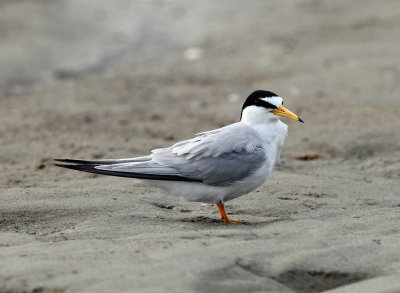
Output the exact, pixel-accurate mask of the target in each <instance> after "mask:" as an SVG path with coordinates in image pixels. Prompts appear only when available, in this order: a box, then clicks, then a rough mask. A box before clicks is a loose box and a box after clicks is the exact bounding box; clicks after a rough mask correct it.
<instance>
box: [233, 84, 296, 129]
mask: <svg viewBox="0 0 400 293" xmlns="http://www.w3.org/2000/svg"><path fill="white" fill-rule="evenodd" d="M278 116H282V117H286V118H290V119H293V120H297V121H300V122H303V120H301V119H300V117H299V116H297V115H296V114H294V113H293V112H292V111H290V110H288V109H286V108H285V107H283V99H282V98H281V97H280V96H278V95H277V94H275V93H273V92H269V91H262V90H258V91H255V92H253V93H252V94H251V95H250V96H249V97H248V98H247V99H246V101H245V102H244V104H243V107H242V115H241V118H240V120H242V121H245V122H250V123H265V122H267V121H268V120H276V119H278V118H279V117H278Z"/></svg>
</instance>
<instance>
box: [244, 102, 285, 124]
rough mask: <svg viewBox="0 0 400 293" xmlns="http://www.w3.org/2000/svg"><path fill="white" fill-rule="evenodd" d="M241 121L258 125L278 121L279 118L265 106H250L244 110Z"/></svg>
mask: <svg viewBox="0 0 400 293" xmlns="http://www.w3.org/2000/svg"><path fill="white" fill-rule="evenodd" d="M240 121H241V122H243V123H244V124H247V125H257V124H270V123H273V122H278V121H279V118H278V116H276V115H274V114H272V113H271V112H270V111H268V110H267V109H265V108H263V107H257V106H249V107H247V108H245V109H244V110H243V113H242V119H241V120H240Z"/></svg>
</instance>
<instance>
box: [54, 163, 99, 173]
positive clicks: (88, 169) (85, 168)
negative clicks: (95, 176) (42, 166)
mask: <svg viewBox="0 0 400 293" xmlns="http://www.w3.org/2000/svg"><path fill="white" fill-rule="evenodd" d="M54 166H56V167H61V168H67V169H72V170H78V171H85V172H91V171H93V170H94V167H95V166H94V165H71V164H54Z"/></svg>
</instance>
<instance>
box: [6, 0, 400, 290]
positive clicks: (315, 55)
mask: <svg viewBox="0 0 400 293" xmlns="http://www.w3.org/2000/svg"><path fill="white" fill-rule="evenodd" d="M78 2H79V3H83V2H82V1H73V0H69V1H63V2H59V1H55V2H54V3H53V2H52V1H50V2H48V1H28V0H26V1H1V2H0V24H1V25H0V33H1V34H2V39H3V40H2V41H1V45H0V53H1V56H2V57H1V58H2V59H1V62H2V66H0V77H1V78H0V89H1V92H0V94H1V95H0V145H1V149H0V161H1V165H0V172H1V173H0V174H1V177H0V186H1V190H0V203H1V205H0V292H2V293H4V292H7V293H8V292H10V293H14V292H46V293H48V292H321V291H325V290H330V289H333V288H336V289H333V291H330V292H400V191H399V190H400V135H399V129H400V118H399V117H400V82H399V80H400V61H399V60H400V50H399V48H400V38H399V37H398V36H400V18H399V15H400V3H399V2H398V1H372V0H371V1H344V0H343V1H285V2H284V1H275V2H270V1H268V3H267V1H265V2H258V1H257V2H256V1H246V2H244V1H238V2H233V1H225V2H218V3H219V4H216V3H214V2H207V1H198V2H201V3H195V2H179V1H173V2H168V4H167V3H166V2H144V1H143V2H133V1H132V2H119V1H115V2H114V4H110V3H108V4H107V5H109V7H108V8H107V6H105V7H106V8H99V7H102V6H101V4H98V5H96V3H93V1H84V2H85V4H79V3H78ZM106 2H107V1H103V2H97V3H102V4H103V5H106ZM61 3H63V4H61ZM128 3H129V4H128ZM191 46H194V47H198V48H201V49H202V56H194V57H200V58H198V59H197V60H193V61H188V60H185V58H184V57H183V56H184V52H185V50H186V49H187V48H188V47H191ZM254 89H269V90H272V91H275V92H277V93H279V94H280V95H281V96H283V97H284V98H285V106H287V107H288V108H289V109H291V110H293V111H294V112H296V113H298V114H299V115H300V116H301V117H302V118H303V119H304V120H305V124H300V123H296V122H294V121H293V122H292V121H287V120H285V122H286V123H287V124H288V125H289V136H288V139H287V141H286V144H285V146H284V149H283V151H282V154H281V162H280V164H279V165H278V166H277V167H276V170H275V171H274V172H273V175H272V176H271V177H270V178H269V180H268V181H267V182H266V183H265V184H264V185H262V186H261V187H260V188H258V189H257V190H256V191H254V192H252V193H250V194H248V195H246V196H242V197H240V198H238V199H236V200H233V201H231V202H229V203H228V204H227V210H228V213H229V214H231V215H232V217H234V218H240V219H242V220H244V221H245V224H244V225H225V224H222V223H220V222H218V221H216V219H217V218H218V216H219V215H218V211H217V209H216V207H215V206H211V205H201V204H199V203H189V202H185V201H184V200H182V199H180V198H177V197H174V196H173V195H168V194H166V193H164V192H163V191H160V190H158V189H155V188H150V187H146V186H143V185H140V184H138V183H136V182H134V181H133V180H129V179H123V178H111V177H106V176H94V175H90V174H84V173H79V172H73V171H70V170H63V169H58V168H56V167H53V166H51V159H52V158H83V159H92V158H121V157H130V156H136V155H143V154H146V153H148V152H149V150H151V149H153V148H157V147H163V146H169V145H170V144H172V143H173V142H174V141H176V140H180V139H184V138H190V137H192V136H193V135H194V133H197V132H201V131H206V130H210V129H213V128H216V127H220V126H223V125H226V124H229V123H232V122H234V121H237V120H238V118H239V115H240V108H241V103H242V102H243V100H244V99H245V97H246V96H247V95H248V94H249V93H250V92H251V91H252V90H254ZM295 157H299V158H303V159H304V158H309V159H313V160H301V159H299V158H297V159H296V158H295Z"/></svg>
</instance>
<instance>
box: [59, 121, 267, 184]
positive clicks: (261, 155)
mask: <svg viewBox="0 0 400 293" xmlns="http://www.w3.org/2000/svg"><path fill="white" fill-rule="evenodd" d="M260 141H261V139H260V137H259V136H258V134H257V133H256V132H255V131H254V130H253V129H251V128H249V127H247V126H245V125H244V124H242V123H236V124H232V125H229V126H226V127H223V128H220V129H216V130H213V131H210V132H205V133H200V134H199V135H198V136H197V137H195V138H193V139H190V140H185V141H181V142H178V143H177V144H175V145H173V146H171V147H169V148H164V149H157V150H154V151H153V152H152V155H151V156H147V157H140V158H131V159H122V160H102V161H82V160H61V161H62V162H64V163H70V164H63V165H61V164H57V166H59V167H64V168H69V169H74V170H79V171H84V172H91V173H97V174H104V175H111V176H121V177H131V178H141V179H153V180H173V181H189V182H202V183H204V184H208V185H214V186H226V185H230V184H232V183H234V182H238V181H242V180H243V179H245V178H246V177H248V176H250V175H251V174H253V173H254V172H255V171H257V170H258V169H259V168H260V167H261V165H262V164H263V163H264V162H265V160H266V156H265V150H264V149H263V147H262V146H261V143H260ZM71 163H73V164H72V165H71Z"/></svg>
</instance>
